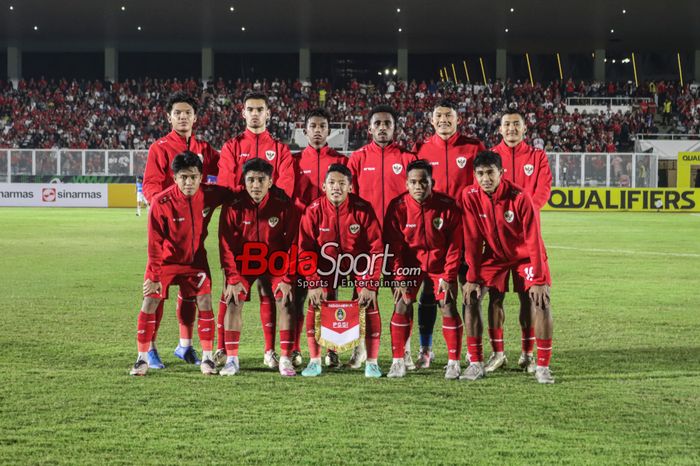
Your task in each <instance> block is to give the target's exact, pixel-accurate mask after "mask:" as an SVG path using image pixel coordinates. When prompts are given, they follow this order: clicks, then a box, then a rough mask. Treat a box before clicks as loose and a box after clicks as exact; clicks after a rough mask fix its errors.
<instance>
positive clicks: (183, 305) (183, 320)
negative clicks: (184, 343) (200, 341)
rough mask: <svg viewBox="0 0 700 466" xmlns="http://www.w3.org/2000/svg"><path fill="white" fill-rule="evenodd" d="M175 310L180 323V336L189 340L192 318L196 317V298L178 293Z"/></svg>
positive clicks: (192, 324) (192, 325)
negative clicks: (184, 296) (185, 296)
mask: <svg viewBox="0 0 700 466" xmlns="http://www.w3.org/2000/svg"><path fill="white" fill-rule="evenodd" d="M176 312H177V321H178V322H179V324H180V338H184V339H186V340H191V339H192V333H193V328H194V320H195V318H196V317H197V298H196V297H191V298H183V297H182V296H180V295H179V294H178V295H177V310H176Z"/></svg>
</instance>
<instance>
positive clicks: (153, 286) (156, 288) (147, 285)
mask: <svg viewBox="0 0 700 466" xmlns="http://www.w3.org/2000/svg"><path fill="white" fill-rule="evenodd" d="M161 289H162V286H161V284H160V282H153V281H151V279H150V278H147V279H146V281H145V282H143V295H144V296H148V295H151V294H157V295H159V296H160V292H161Z"/></svg>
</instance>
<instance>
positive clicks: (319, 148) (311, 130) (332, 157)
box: [292, 108, 348, 366]
mask: <svg viewBox="0 0 700 466" xmlns="http://www.w3.org/2000/svg"><path fill="white" fill-rule="evenodd" d="M330 122H331V114H330V112H328V110H326V109H324V108H316V109H313V110H311V111H310V112H309V113H308V114H307V115H306V119H305V121H304V135H305V136H306V138H307V140H308V141H309V145H308V146H306V148H305V149H304V150H303V151H302V152H300V153H298V154H294V173H295V180H294V200H295V202H296V204H297V207H299V209H300V210H301V211H302V212H303V210H304V209H305V208H306V206H308V205H310V204H311V203H312V202H313V201H315V200H316V199H318V198H319V197H321V196H322V195H323V179H324V177H325V176H326V172H327V171H328V167H330V166H331V165H333V164H334V163H338V164H341V165H346V164H347V162H348V158H347V157H346V156H344V155H342V154H340V153H339V152H336V151H335V150H334V149H333V148H331V147H330V146H329V145H328V142H327V141H328V134H329V132H330ZM305 301H306V288H302V287H295V290H294V312H295V314H296V327H295V333H294V351H293V353H292V361H293V362H294V365H295V366H300V365H301V364H302V359H301V347H300V343H301V331H302V329H303V328H304V316H305V315H306V313H305V312H304V302H305ZM330 357H335V359H336V360H337V354H335V353H331V354H330Z"/></svg>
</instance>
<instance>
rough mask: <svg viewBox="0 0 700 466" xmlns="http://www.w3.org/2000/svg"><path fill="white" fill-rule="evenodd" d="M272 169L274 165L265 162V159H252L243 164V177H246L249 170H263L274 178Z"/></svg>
mask: <svg viewBox="0 0 700 466" xmlns="http://www.w3.org/2000/svg"><path fill="white" fill-rule="evenodd" d="M272 171H273V168H272V165H270V164H269V163H267V162H265V160H263V159H261V158H254V159H250V160H248V161H247V162H246V163H244V164H243V179H245V176H246V174H247V173H248V172H262V173H264V174H266V175H267V176H269V177H270V178H272Z"/></svg>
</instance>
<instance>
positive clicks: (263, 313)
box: [260, 296, 277, 352]
mask: <svg viewBox="0 0 700 466" xmlns="http://www.w3.org/2000/svg"><path fill="white" fill-rule="evenodd" d="M276 317H277V315H276V312H275V304H274V303H273V302H272V299H270V297H269V296H260V322H261V323H262V327H263V336H264V337H265V352H268V351H270V350H273V349H275V330H276V322H275V321H276Z"/></svg>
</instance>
